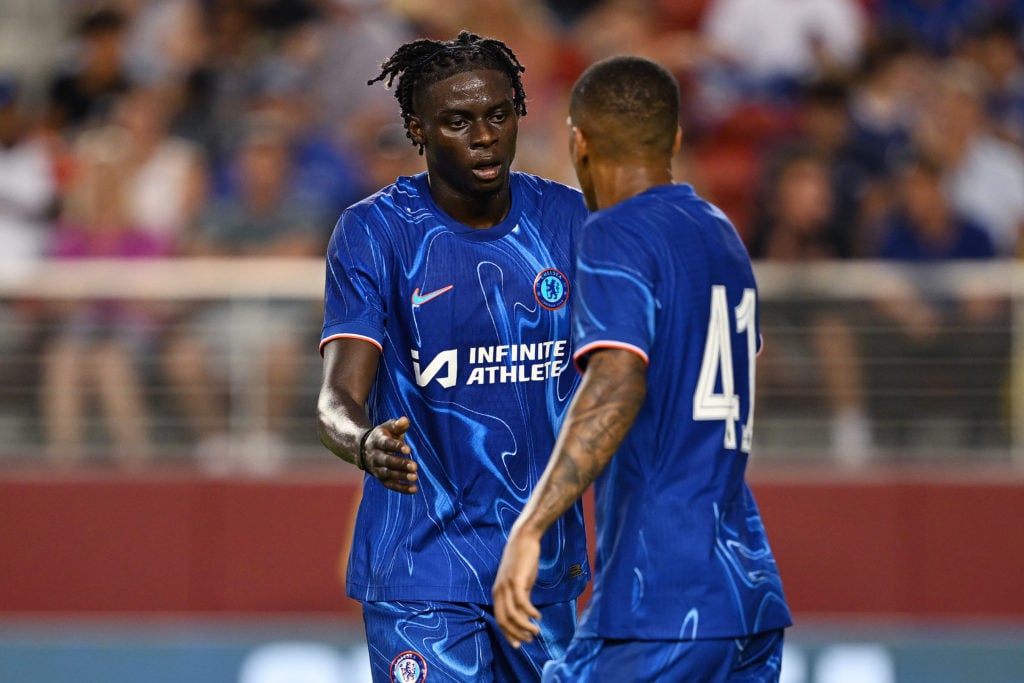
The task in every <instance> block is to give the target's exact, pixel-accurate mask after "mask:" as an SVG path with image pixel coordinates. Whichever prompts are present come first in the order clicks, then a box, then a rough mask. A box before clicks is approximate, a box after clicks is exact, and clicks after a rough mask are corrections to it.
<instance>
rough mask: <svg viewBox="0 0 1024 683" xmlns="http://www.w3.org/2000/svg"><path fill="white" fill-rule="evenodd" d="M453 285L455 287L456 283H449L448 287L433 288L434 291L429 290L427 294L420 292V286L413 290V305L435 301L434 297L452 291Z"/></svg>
mask: <svg viewBox="0 0 1024 683" xmlns="http://www.w3.org/2000/svg"><path fill="white" fill-rule="evenodd" d="M453 287H455V285H448V286H447V287H440V288H438V289H435V290H433V291H432V292H427V293H426V294H420V288H419V287H417V288H416V289H414V290H413V292H412V305H413V306H422V305H423V304H425V303H427V302H428V301H433V300H434V299H436V298H437V297H439V296H441V295H442V294H444V293H445V292H447V291H450V290H451V289H452V288H453Z"/></svg>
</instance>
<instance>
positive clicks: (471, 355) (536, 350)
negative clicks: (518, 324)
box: [409, 339, 569, 389]
mask: <svg viewBox="0 0 1024 683" xmlns="http://www.w3.org/2000/svg"><path fill="white" fill-rule="evenodd" d="M568 353H569V342H568V341H566V340H564V339H560V340H558V341H546V342H537V343H534V344H503V345H497V346H473V347H470V348H469V349H468V350H467V349H445V350H444V351H441V352H440V353H438V354H437V355H436V356H434V357H433V358H432V359H430V362H429V363H425V362H424V360H423V359H421V358H420V352H419V351H418V350H416V349H410V351H409V354H410V355H411V356H412V371H413V375H414V377H415V379H416V384H418V385H419V386H421V387H425V386H427V385H428V384H430V383H431V382H433V381H436V382H437V383H438V384H440V385H441V386H442V387H444V388H445V389H450V388H452V387H453V386H455V385H456V384H457V383H459V382H460V381H462V382H463V383H464V384H466V385H470V384H514V383H518V382H540V381H543V380H546V379H549V378H551V377H557V376H558V375H560V374H562V372H563V371H565V369H566V368H567V367H568V366H569V358H568ZM460 361H461V363H460ZM467 366H468V367H469V373H468V375H466V376H465V377H460V374H459V368H460V367H467Z"/></svg>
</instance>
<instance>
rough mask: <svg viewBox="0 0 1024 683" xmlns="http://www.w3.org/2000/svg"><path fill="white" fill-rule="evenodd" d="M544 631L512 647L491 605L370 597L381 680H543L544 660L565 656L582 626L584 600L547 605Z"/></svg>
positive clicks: (366, 611) (371, 636)
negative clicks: (578, 613)
mask: <svg viewBox="0 0 1024 683" xmlns="http://www.w3.org/2000/svg"><path fill="white" fill-rule="evenodd" d="M538 609H539V610H540V612H541V615H542V618H541V620H540V622H539V623H540V627H541V633H540V637H539V638H535V639H534V640H533V642H531V643H524V644H523V646H522V647H521V648H519V649H516V648H514V647H512V646H511V645H509V643H508V641H507V640H505V636H504V635H502V633H501V629H499V628H498V622H496V621H495V620H494V610H493V609H492V608H491V607H490V605H476V604H470V603H461V602H407V601H402V602H364V603H363V622H364V623H365V624H366V642H367V644H368V646H369V649H370V669H371V671H372V672H373V682H374V683H423V682H424V681H428V680H429V682H430V683H466V682H467V681H473V683H491V682H493V683H520V682H521V681H522V682H524V683H525V682H528V681H540V677H541V670H542V669H543V667H544V664H545V663H546V662H547V661H549V660H551V659H554V658H555V657H559V656H561V655H562V654H564V653H565V648H566V647H567V646H568V645H569V641H570V640H572V634H573V631H574V630H575V628H576V601H575V600H571V601H569V602H559V603H555V604H552V605H539V606H538Z"/></svg>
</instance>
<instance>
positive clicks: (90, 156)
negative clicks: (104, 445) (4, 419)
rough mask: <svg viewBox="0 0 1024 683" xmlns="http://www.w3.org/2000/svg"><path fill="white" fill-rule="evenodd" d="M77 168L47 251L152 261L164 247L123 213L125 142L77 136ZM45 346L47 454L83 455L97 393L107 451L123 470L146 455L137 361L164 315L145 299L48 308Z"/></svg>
mask: <svg viewBox="0 0 1024 683" xmlns="http://www.w3.org/2000/svg"><path fill="white" fill-rule="evenodd" d="M72 149H73V156H74V159H75V162H76V167H75V173H74V176H73V178H72V182H71V185H70V187H69V189H68V194H67V198H66V204H65V208H64V214H63V216H62V218H61V221H60V225H59V228H58V232H57V234H56V236H55V240H54V244H53V247H52V249H51V252H50V255H51V256H52V257H53V258H57V259H87V258H104V257H105V258H123V259H134V258H151V257H160V256H166V255H168V254H169V253H170V250H171V247H170V245H169V244H168V243H167V242H166V241H164V240H161V239H160V238H159V237H157V236H155V235H153V234H152V233H150V232H147V231H145V230H141V229H139V228H138V226H135V225H133V224H132V223H131V222H130V220H129V218H128V216H129V213H128V211H127V195H128V193H127V187H128V180H129V176H128V168H129V166H128V163H127V162H128V159H129V158H130V156H131V153H132V152H131V139H130V137H129V136H128V134H127V132H126V131H125V130H124V129H122V128H119V127H114V126H106V127H102V128H97V129H94V130H90V131H88V132H86V133H83V134H82V135H81V136H80V137H79V138H78V139H77V141H76V142H75V144H74V145H73V148H72ZM54 317H55V320H54V328H55V330H56V331H55V333H54V334H53V335H52V336H51V338H50V339H49V340H48V341H47V344H46V347H45V348H44V352H43V382H42V387H43V391H42V394H43V396H42V401H43V405H42V411H43V414H44V416H45V418H46V426H47V430H46V431H47V442H48V452H49V455H50V458H51V460H52V461H53V462H55V463H56V464H58V465H65V466H66V465H72V464H76V463H78V462H79V461H80V460H81V458H82V456H83V455H85V445H86V444H85V441H86V435H87V431H86V418H87V414H88V405H89V404H88V403H87V399H88V397H89V395H90V393H91V392H92V391H95V393H96V394H97V397H98V399H99V407H100V409H101V411H102V413H103V417H104V418H105V420H106V425H107V432H108V433H109V435H110V438H111V441H112V447H113V453H114V456H115V458H116V459H117V460H118V461H119V463H120V464H121V465H123V466H126V467H138V466H140V465H141V464H142V463H144V462H145V461H146V459H147V458H148V457H149V456H150V451H151V443H150V440H149V435H148V433H147V427H148V416H147V415H146V402H145V398H144V396H143V392H142V382H141V379H140V376H139V361H140V359H141V357H142V355H143V353H144V352H146V351H147V350H150V351H151V350H152V345H153V344H154V342H155V339H156V336H157V333H158V330H159V327H160V324H161V320H160V315H159V312H158V311H154V309H152V308H151V307H149V306H147V305H146V304H145V303H144V302H131V301H127V300H89V301H70V302H65V303H63V304H59V305H57V308H56V310H55V311H54Z"/></svg>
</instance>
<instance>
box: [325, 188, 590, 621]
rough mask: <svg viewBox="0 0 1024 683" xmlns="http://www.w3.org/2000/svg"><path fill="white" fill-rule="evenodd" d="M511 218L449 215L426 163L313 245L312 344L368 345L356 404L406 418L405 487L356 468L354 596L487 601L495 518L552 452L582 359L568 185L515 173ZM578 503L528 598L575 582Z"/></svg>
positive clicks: (497, 530) (556, 595)
mask: <svg viewBox="0 0 1024 683" xmlns="http://www.w3.org/2000/svg"><path fill="white" fill-rule="evenodd" d="M511 188H512V204H511V210H510V212H509V214H508V216H507V217H506V218H505V219H504V220H503V221H502V222H501V223H500V224H499V225H496V226H494V227H492V228H489V229H484V230H481V229H473V228H470V227H468V226H465V225H463V224H461V223H458V222H456V221H455V220H453V219H452V218H451V217H449V216H448V215H447V214H445V213H444V212H443V211H442V210H441V209H440V208H439V207H438V206H437V205H436V204H435V203H434V201H433V199H432V198H431V196H430V190H429V187H428V184H427V176H426V174H420V175H416V176H412V177H402V178H399V179H398V181H397V182H396V183H395V184H394V185H391V186H388V187H386V188H384V189H383V190H381V191H380V192H378V193H376V194H375V195H373V196H371V197H369V198H367V199H366V200H364V201H362V202H360V203H358V204H355V205H353V206H352V207H350V208H349V209H347V210H346V211H345V212H344V213H343V214H342V216H341V219H340V220H339V222H338V225H337V226H336V227H335V230H334V234H333V236H332V238H331V241H330V244H329V247H328V253H327V283H326V288H325V301H324V308H325V314H324V327H323V335H322V337H321V348H322V347H323V344H326V343H328V342H329V341H330V340H332V339H336V338H339V337H355V338H361V339H364V340H366V341H367V342H369V343H372V344H375V345H376V346H377V347H379V348H380V350H381V360H380V365H379V369H378V372H377V377H376V380H375V383H374V385H373V388H372V391H371V394H370V397H369V401H368V410H369V413H370V419H371V420H373V422H374V423H375V424H376V423H379V422H382V421H384V420H387V419H390V418H394V417H399V416H402V415H406V416H408V417H409V419H410V421H411V423H412V426H411V428H410V429H409V431H408V432H407V434H406V441H407V442H408V444H409V446H410V448H411V449H412V456H411V457H412V458H413V459H414V460H415V461H416V462H417V463H418V464H419V489H420V490H419V492H418V493H416V494H414V495H404V494H399V493H395V492H393V491H389V490H387V489H385V488H384V486H382V485H381V484H380V482H378V481H377V480H376V479H374V478H372V477H367V478H365V479H364V487H363V499H362V503H361V505H360V508H359V512H358V515H357V518H356V525H355V534H354V540H353V544H352V551H351V554H350V556H349V565H348V578H347V592H348V595H349V596H350V597H353V598H356V599H359V600H363V601H378V600H439V601H456V602H475V603H485V604H489V603H490V602H491V600H492V598H491V586H492V584H493V582H494V576H495V573H496V572H497V568H498V562H499V560H500V558H501V553H502V550H503V549H504V546H505V542H506V540H507V537H508V531H509V529H510V528H511V527H512V524H513V523H514V522H515V520H516V518H517V517H518V516H519V513H520V511H521V510H522V508H523V505H524V504H525V503H526V500H527V499H528V498H529V496H530V493H531V491H532V490H533V484H534V483H535V482H536V481H537V479H538V478H539V477H540V474H541V472H542V471H543V470H544V467H545V465H546V464H547V461H548V458H549V457H550V454H551V450H552V448H553V446H554V440H555V436H556V434H557V430H558V427H559V426H560V424H561V421H562V418H563V417H564V415H565V412H566V410H567V409H568V404H569V399H570V398H571V394H572V392H573V390H574V389H575V387H576V385H577V383H578V381H579V374H578V373H577V371H576V368H575V365H574V363H573V360H572V349H571V337H572V329H571V319H570V315H569V306H568V301H569V295H570V287H571V284H570V283H571V278H572V276H573V266H574V257H573V246H572V245H573V240H574V237H575V235H576V234H577V233H578V230H579V227H580V226H581V225H582V222H583V220H584V219H585V218H586V216H587V210H586V207H585V205H584V203H583V198H582V195H581V194H580V193H579V192H578V191H576V190H573V189H571V188H569V187H566V186H564V185H560V184H558V183H555V182H551V181H547V180H544V179H541V178H538V177H536V176H532V175H528V174H524V173H519V172H516V173H513V174H512V177H511ZM589 576H590V570H589V566H588V562H587V552H586V538H585V534H584V528H583V514H582V509H581V507H580V506H576V507H574V508H573V509H572V510H570V511H569V512H568V513H566V515H564V516H563V518H562V519H561V520H559V522H558V523H557V524H556V525H555V526H554V527H552V529H551V530H550V532H549V533H548V534H547V536H545V538H544V541H543V547H542V557H541V567H540V575H539V577H538V581H537V588H536V590H535V591H534V594H533V597H534V600H535V601H536V602H537V603H538V604H544V603H552V602H560V601H564V600H569V599H572V598H574V597H576V596H577V595H578V594H579V593H580V592H581V591H582V590H583V588H584V586H585V584H586V583H587V581H588V580H589Z"/></svg>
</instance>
